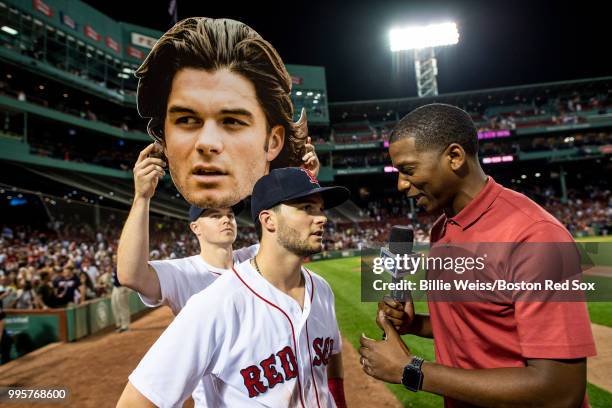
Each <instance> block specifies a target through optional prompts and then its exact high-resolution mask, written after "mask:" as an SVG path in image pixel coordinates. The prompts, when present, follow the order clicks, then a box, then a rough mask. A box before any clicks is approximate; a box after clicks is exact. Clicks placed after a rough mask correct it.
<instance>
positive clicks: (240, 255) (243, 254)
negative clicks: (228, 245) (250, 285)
mask: <svg viewBox="0 0 612 408" xmlns="http://www.w3.org/2000/svg"><path fill="white" fill-rule="evenodd" d="M258 251H259V244H255V245H251V246H248V247H244V248H240V249H237V250H235V251H234V264H240V263H243V262H244V261H246V260H247V259H251V258H253V257H254V256H255V255H257V252H258Z"/></svg>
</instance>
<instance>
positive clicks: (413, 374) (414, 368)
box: [402, 356, 424, 392]
mask: <svg viewBox="0 0 612 408" xmlns="http://www.w3.org/2000/svg"><path fill="white" fill-rule="evenodd" d="M423 361H424V360H423V359H422V358H421V357H416V356H414V357H412V360H411V361H410V363H409V364H408V365H406V367H404V373H403V375H402V384H403V385H404V387H406V388H407V389H409V390H410V391H413V392H417V391H419V390H421V388H422V387H423V371H422V370H421V367H422V366H423Z"/></svg>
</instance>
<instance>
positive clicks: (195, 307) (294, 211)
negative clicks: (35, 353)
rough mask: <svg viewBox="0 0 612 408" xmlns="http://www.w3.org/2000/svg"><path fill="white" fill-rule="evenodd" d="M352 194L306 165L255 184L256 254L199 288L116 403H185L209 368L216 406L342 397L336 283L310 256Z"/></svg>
mask: <svg viewBox="0 0 612 408" xmlns="http://www.w3.org/2000/svg"><path fill="white" fill-rule="evenodd" d="M347 198H348V190H346V189H345V188H342V187H327V188H322V187H320V186H319V184H318V182H317V181H316V179H315V178H314V176H313V175H312V174H311V173H310V172H308V171H307V170H304V169H297V168H284V169H276V170H273V171H272V172H270V174H269V175H267V176H264V177H263V178H262V179H260V180H259V181H258V182H257V184H256V185H255V188H254V191H253V196H252V201H251V203H252V209H251V215H252V217H253V220H254V222H255V223H256V227H257V228H258V233H260V234H261V247H260V249H259V251H258V253H257V255H256V256H255V257H254V258H253V259H251V260H248V261H246V262H243V263H242V264H240V265H239V266H237V267H235V268H233V269H232V272H231V273H224V274H223V275H222V276H221V277H219V278H217V279H216V281H215V282H214V283H213V284H211V285H210V286H209V287H208V288H207V289H205V290H204V291H202V292H200V293H198V294H196V295H194V296H193V297H192V298H191V299H190V300H189V301H188V302H187V304H186V305H185V307H184V308H183V310H182V311H181V312H180V313H179V315H178V316H177V317H176V319H175V320H174V322H173V323H172V324H171V325H170V326H169V327H168V329H167V330H166V331H165V332H164V333H163V334H162V336H161V337H160V338H159V339H158V341H157V342H156V343H155V344H154V345H153V347H152V348H151V349H150V350H149V352H148V353H147V354H146V355H145V357H144V358H143V359H142V361H141V362H140V364H139V365H138V367H137V368H136V369H135V370H134V372H133V373H132V374H131V375H130V377H129V380H130V382H129V383H128V385H127V386H126V389H125V390H124V393H123V395H122V397H121V399H120V401H119V403H118V406H122V407H123V406H130V407H132V406H159V407H175V406H182V403H183V401H184V400H185V399H186V398H187V397H188V396H189V394H190V393H191V392H192V391H193V390H194V388H195V387H196V385H197V383H198V382H199V381H200V380H201V379H202V378H204V377H206V376H209V378H210V385H211V387H209V388H206V389H205V392H206V393H207V401H209V402H210V404H211V405H212V406H215V407H244V406H248V407H294V406H295V407H335V406H339V407H343V406H345V401H344V393H343V388H342V379H341V378H342V363H341V355H340V350H341V340H340V334H339V331H338V326H337V323H336V317H335V310H334V296H333V293H332V291H331V289H330V287H329V286H328V284H327V283H326V282H325V281H324V280H323V279H322V278H321V277H319V276H317V275H316V274H314V273H312V272H310V271H308V270H307V269H306V268H304V267H303V266H302V259H303V258H304V257H306V256H309V255H312V254H314V253H317V252H319V251H321V249H322V234H323V227H324V224H325V222H326V217H325V215H324V214H323V208H324V207H325V208H331V207H333V206H335V205H338V204H340V203H342V202H343V201H345V200H346V199H347Z"/></svg>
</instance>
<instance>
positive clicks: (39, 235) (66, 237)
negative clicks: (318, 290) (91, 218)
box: [0, 185, 612, 309]
mask: <svg viewBox="0 0 612 408" xmlns="http://www.w3.org/2000/svg"><path fill="white" fill-rule="evenodd" d="M523 192H524V193H526V194H527V195H529V196H530V197H531V198H533V199H534V200H536V201H537V202H539V203H540V204H542V205H543V206H544V208H546V209H547V210H548V211H549V212H550V213H551V214H553V215H554V216H555V217H556V218H557V219H559V220H560V221H561V222H562V223H563V224H564V225H565V226H566V227H567V228H568V230H569V231H570V232H571V233H572V234H573V235H574V236H587V235H589V236H590V235H608V234H611V233H612V194H611V193H610V190H609V189H603V188H598V187H593V186H586V187H585V188H584V189H582V190H580V191H578V190H570V192H569V195H568V200H567V201H566V202H562V201H561V200H560V199H559V198H558V197H556V196H555V193H554V190H553V189H552V188H550V187H539V186H537V185H535V186H531V187H530V188H528V189H527V188H526V189H524V190H523ZM362 204H363V206H362V210H361V211H362V214H361V215H362V216H363V217H365V218H364V219H366V221H362V222H358V223H340V222H334V221H333V220H330V221H329V222H328V224H327V226H326V234H325V239H324V250H326V251H332V250H345V249H362V248H365V247H375V246H377V245H381V244H382V243H384V242H385V241H386V240H387V239H388V234H389V231H390V228H391V226H392V225H395V224H409V225H412V226H413V228H414V231H415V242H427V241H428V240H429V236H428V234H429V230H430V228H431V224H432V222H433V221H434V220H433V218H432V217H431V216H427V215H425V214H423V213H421V212H419V210H418V209H417V211H416V215H414V216H413V215H412V212H411V206H410V202H409V201H408V199H407V198H406V197H404V196H399V195H394V196H393V197H383V198H373V197H370V198H369V199H368V200H364V202H363V203H362ZM122 221H123V218H122V217H110V218H109V219H108V220H106V221H105V224H104V226H101V227H100V228H97V229H96V228H93V227H92V226H91V225H90V224H88V223H84V222H83V223H77V222H62V221H57V220H56V221H55V222H54V223H51V224H49V228H48V229H47V230H44V231H43V230H34V229H32V228H31V227H29V226H18V227H15V226H12V227H9V226H7V225H5V226H3V227H2V228H1V230H0V302H1V306H2V307H3V308H18V309H33V308H37V309H45V308H55V307H64V306H66V305H68V304H80V303H83V302H85V301H87V300H89V299H94V298H96V297H100V296H106V295H108V294H109V293H110V290H111V289H112V272H113V268H115V265H116V251H117V244H118V239H119V235H120V232H121V226H122ZM239 230H240V231H239V236H238V239H237V241H236V242H235V244H234V248H242V247H244V246H248V245H251V244H253V243H255V242H256V234H255V231H254V229H253V228H252V227H241V228H240V229H239ZM150 248H151V252H150V259H152V260H153V259H167V258H177V257H185V256H190V255H193V254H197V253H199V244H198V242H197V239H196V238H195V236H194V235H193V234H192V233H191V231H190V230H189V227H188V225H187V222H185V221H176V220H171V219H156V218H153V219H152V221H151V234H150Z"/></svg>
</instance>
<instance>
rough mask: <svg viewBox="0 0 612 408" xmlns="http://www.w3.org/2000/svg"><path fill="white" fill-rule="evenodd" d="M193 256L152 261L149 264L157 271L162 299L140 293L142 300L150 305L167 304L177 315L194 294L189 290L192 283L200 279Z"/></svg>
mask: <svg viewBox="0 0 612 408" xmlns="http://www.w3.org/2000/svg"><path fill="white" fill-rule="evenodd" d="M198 256H199V255H198ZM191 258H193V257H189V258H181V259H168V260H163V261H150V262H149V265H151V267H152V268H153V269H154V270H155V272H156V273H157V277H158V279H159V287H160V289H161V295H162V297H161V299H149V298H146V297H144V296H143V295H141V294H140V293H139V294H138V295H139V296H140V299H141V300H142V302H143V303H144V304H145V305H146V306H149V307H155V306H160V305H162V304H167V305H168V306H169V307H170V309H172V312H173V313H174V314H175V315H176V314H178V312H179V311H180V310H181V309H182V307H183V306H184V305H185V303H187V300H188V299H189V298H190V297H191V295H192V294H194V293H193V292H192V291H190V290H189V288H190V285H191V284H194V283H195V282H198V281H199V280H200V279H199V275H198V270H197V268H196V267H195V266H194V262H193V260H192V259H191ZM196 293H197V292H196Z"/></svg>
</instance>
